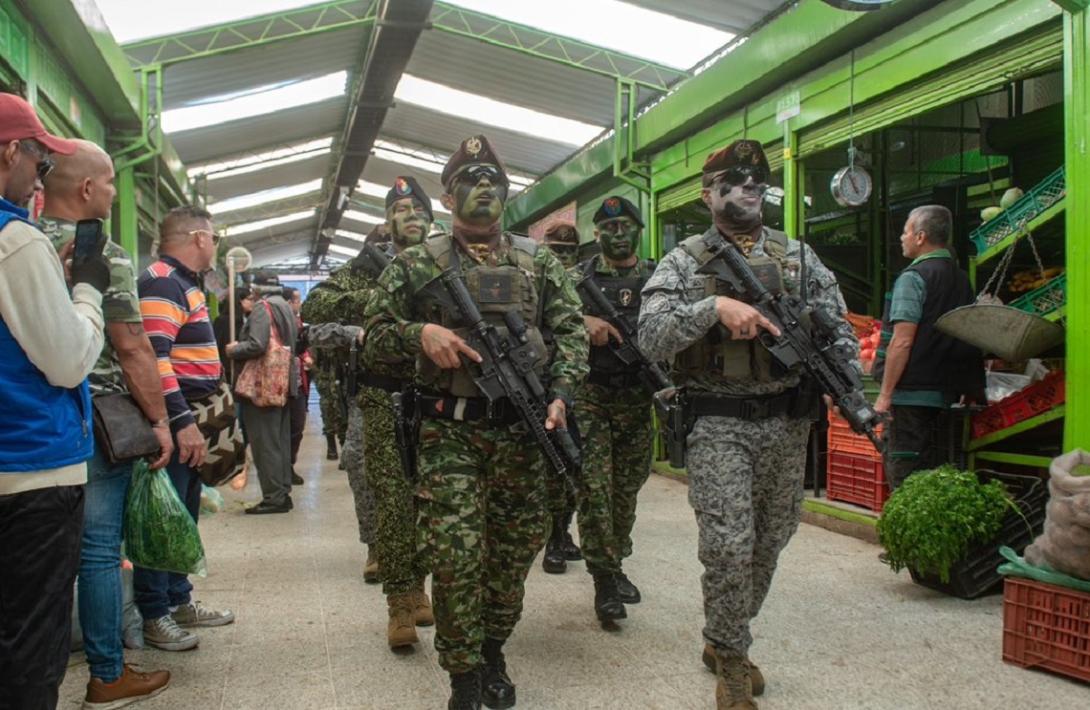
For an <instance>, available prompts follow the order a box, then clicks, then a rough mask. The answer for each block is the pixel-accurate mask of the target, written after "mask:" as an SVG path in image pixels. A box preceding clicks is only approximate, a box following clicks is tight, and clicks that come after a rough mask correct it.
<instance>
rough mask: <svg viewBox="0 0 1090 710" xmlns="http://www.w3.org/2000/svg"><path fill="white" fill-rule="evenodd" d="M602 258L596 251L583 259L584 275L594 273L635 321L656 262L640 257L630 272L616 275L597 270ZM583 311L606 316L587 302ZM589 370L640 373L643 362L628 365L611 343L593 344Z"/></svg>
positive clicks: (608, 294) (609, 295)
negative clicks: (641, 293) (641, 294)
mask: <svg viewBox="0 0 1090 710" xmlns="http://www.w3.org/2000/svg"><path fill="white" fill-rule="evenodd" d="M599 258H600V257H599V256H597V255H596V256H592V257H591V258H590V259H587V260H586V261H584V262H583V264H582V274H583V277H584V278H586V277H587V276H593V278H594V283H596V284H597V285H598V287H599V288H601V289H602V293H603V295H605V297H606V300H608V301H609V302H610V303H612V304H613V307H614V308H616V309H617V312H618V313H620V314H621V316H623V317H624V318H625V319H627V320H628V321H629V322H630V323H632V324H633V325H635V324H636V322H637V321H638V320H639V316H640V303H641V300H640V292H641V291H643V286H644V284H646V283H647V280H648V279H649V278H651V273H652V272H653V271H654V270H655V262H653V261H639V262H637V263H636V266H635V267H633V268H632V269H631V272H630V273H629V274H628V275H627V276H616V275H613V274H600V273H597V268H598V260H599ZM583 312H584V313H586V314H587V315H589V316H597V317H598V318H605V314H604V313H598V312H597V310H596V309H595V308H594V307H593V306H590V305H587V304H584V307H583ZM590 370H591V372H597V373H603V374H607V375H614V374H622V373H638V372H639V371H640V366H639V364H638V363H636V364H633V365H626V364H625V363H624V362H622V361H621V359H620V358H618V357H617V356H616V355H615V354H614V353H613V349H612V348H610V347H609V346H608V345H591V346H590Z"/></svg>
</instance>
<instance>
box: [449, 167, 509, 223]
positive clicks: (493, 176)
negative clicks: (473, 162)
mask: <svg viewBox="0 0 1090 710" xmlns="http://www.w3.org/2000/svg"><path fill="white" fill-rule="evenodd" d="M448 198H449V199H448ZM506 201H507V183H506V181H505V180H504V178H503V174H502V173H501V172H499V170H498V169H496V168H495V166H492V165H477V166H469V167H468V168H466V169H465V170H463V171H461V172H460V173H459V174H458V175H457V176H456V177H455V178H454V179H453V180H452V181H451V184H450V186H449V187H448V194H447V195H444V196H443V199H442V202H443V205H444V206H445V207H446V208H447V209H449V210H451V211H452V212H453V213H454V216H455V218H457V219H458V220H459V221H460V222H462V223H463V224H466V225H469V226H474V227H487V226H490V225H492V224H495V223H496V222H498V221H499V219H500V216H501V215H502V214H503V205H504V203H505V202H506Z"/></svg>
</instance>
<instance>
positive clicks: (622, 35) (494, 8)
mask: <svg viewBox="0 0 1090 710" xmlns="http://www.w3.org/2000/svg"><path fill="white" fill-rule="evenodd" d="M447 1H448V2H450V4H452V5H458V6H460V7H464V8H466V9H468V10H474V11H476V12H483V13H485V14H488V15H493V16H495V17H501V18H503V19H505V20H508V21H510V22H517V23H520V24H523V25H529V26H530V27H534V28H537V29H539V30H541V31H543V32H547V33H549V34H555V35H560V36H562V37H570V38H572V39H578V40H582V41H583V42H587V43H589V44H593V45H595V46H598V47H604V48H606V49H612V50H615V51H618V52H624V53H625V54H631V55H633V56H637V57H641V58H643V59H646V60H649V61H653V62H658V63H659V64H665V65H667V66H671V67H675V68H677V69H687V68H689V67H691V66H693V65H694V64H696V63H697V62H699V61H700V60H702V59H704V57H706V56H708V55H709V54H711V53H712V52H714V51H716V50H717V49H719V48H720V47H722V46H723V45H724V44H726V43H727V42H729V41H731V39H733V38H734V35H733V34H731V33H729V32H723V31H721V30H717V29H715V28H714V27H708V26H707V25H702V24H699V23H697V22H690V21H688V20H682V19H681V18H679V17H674V16H673V15H670V14H668V13H665V12H656V11H654V10H649V9H646V8H643V7H637V6H635V5H632V4H630V3H627V2H621V1H620V0H549V2H511V0H447ZM679 4H680V5H682V6H684V5H685V3H679ZM706 4H707V3H706ZM722 4H723V5H725V6H729V5H730V3H727V2H723V3H722ZM743 4H748V3H743Z"/></svg>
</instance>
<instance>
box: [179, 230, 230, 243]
mask: <svg viewBox="0 0 1090 710" xmlns="http://www.w3.org/2000/svg"><path fill="white" fill-rule="evenodd" d="M175 234H184V235H186V236H187V237H192V236H193V235H194V234H207V235H208V236H210V237H211V238H212V244H213V246H214V245H216V244H219V243H220V240H221V239H223V235H222V234H217V233H216V232H213V231H212V230H210V229H191V230H189V231H188V232H175Z"/></svg>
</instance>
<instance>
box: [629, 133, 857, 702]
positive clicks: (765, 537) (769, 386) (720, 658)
mask: <svg viewBox="0 0 1090 710" xmlns="http://www.w3.org/2000/svg"><path fill="white" fill-rule="evenodd" d="M768 177H769V168H768V161H767V160H766V159H765V155H764V151H763V150H762V149H761V144H760V143H758V142H756V141H752V140H739V141H735V142H734V143H732V144H731V145H730V146H728V147H726V148H724V149H723V150H720V151H717V152H715V153H713V154H712V155H710V156H709V157H708V160H707V162H705V164H704V178H703V185H704V189H703V191H702V195H701V196H702V199H703V201H704V204H705V205H707V206H708V208H709V209H710V210H711V216H712V220H713V225H712V226H711V228H709V229H708V231H706V232H705V233H704V234H698V235H695V236H692V237H689V238H688V239H686V240H684V241H683V242H682V243H681V244H680V245H678V247H677V248H676V249H674V250H673V251H671V252H670V253H669V254H667V255H666V257H665V258H664V259H663V261H662V263H661V264H660V265H659V267H658V269H657V270H656V271H655V273H654V275H653V276H652V277H651V278H650V280H649V281H648V282H647V285H646V286H645V287H644V290H643V304H642V306H641V309H640V344H641V345H642V346H643V349H644V352H645V354H646V355H647V356H648V357H650V358H652V359H654V360H664V361H665V360H671V359H672V360H673V361H674V371H675V382H677V384H678V385H679V386H680V387H681V388H682V390H681V391H682V392H683V397H682V399H681V400H680V401H683V402H685V406H686V408H687V410H688V411H687V412H686V415H687V416H686V417H685V421H692V422H694V423H693V424H692V426H691V430H690V431H689V432H686V433H687V441H686V444H687V450H688V451H687V462H686V463H687V467H688V471H689V502H690V503H691V504H692V506H693V509H694V510H695V511H696V521H697V526H698V528H699V532H700V536H699V542H698V555H699V557H700V561H701V562H702V563H703V565H704V576H703V578H702V586H703V591H704V617H705V625H704V639H705V641H706V642H707V645H706V646H705V650H704V662H705V664H706V665H708V667H709V668H711V669H713V670H715V671H716V672H717V673H718V675H719V683H718V686H717V688H716V703H717V706H718V708H719V710H753V709H754V708H756V707H757V705H756V703H755V702H754V701H753V696H754V695H760V694H761V692H762V691H763V690H764V676H763V675H762V674H761V672H760V671H759V670H758V669H757V667H756V666H755V665H753V663H751V662H750V660H749V656H748V654H749V647H750V644H751V643H752V641H753V638H752V636H751V635H750V630H749V626H750V621H751V620H752V619H753V618H755V617H756V616H757V614H758V612H759V611H760V609H761V605H762V603H763V602H764V599H765V595H767V594H768V589H769V585H770V584H771V582H772V574H773V572H774V571H775V569H776V560H777V558H778V557H779V554H780V551H781V550H782V549H783V548H784V546H785V545H786V544H787V541H788V540H789V539H791V536H792V535H793V534H794V532H795V530H796V529H797V528H798V523H799V515H800V511H801V504H802V492H803V489H802V479H803V472H804V469H805V467H806V442H807V439H808V436H809V433H810V425H811V423H812V421H813V419H814V418H815V415H816V411H817V403H818V399H817V397H818V392H817V390H816V389H815V388H814V387H813V386H812V385H810V384H808V383H807V381H806V378H805V377H804V376H803V375H804V373H803V372H802V371H801V370H800V369H791V370H784V369H783V368H782V367H780V366H779V364H778V363H777V362H776V361H774V360H773V358H772V356H771V355H770V353H769V351H768V350H767V349H766V348H765V347H763V346H762V345H761V344H760V343H759V342H755V338H756V337H757V335H758V334H759V333H760V332H761V331H768V332H771V333H772V334H773V335H777V336H778V335H779V332H778V331H777V329H776V327H775V326H774V325H773V324H772V323H770V322H769V321H768V320H767V319H766V318H765V317H764V316H762V315H761V314H760V313H759V312H758V311H757V309H755V308H754V307H753V306H752V305H750V304H749V303H747V302H745V301H744V300H739V298H740V297H739V296H738V295H736V294H735V292H734V291H732V290H729V287H728V285H727V284H724V283H722V282H720V281H718V280H717V279H715V278H714V277H713V276H711V275H705V274H704V273H701V272H700V267H702V266H703V265H704V264H706V263H708V262H709V261H710V260H711V259H712V258H713V255H714V250H715V249H719V248H722V247H724V246H725V247H726V248H733V249H737V250H738V251H739V252H741V254H742V255H743V256H744V257H745V258H746V260H747V261H748V262H749V265H750V267H751V268H752V269H753V271H754V272H756V273H757V274H761V280H762V281H763V282H767V287H768V288H769V290H772V291H774V292H776V293H784V292H786V293H787V294H790V295H792V296H799V295H801V294H802V293H803V288H802V287H803V286H805V296H806V299H807V301H808V303H809V304H810V306H812V307H813V308H815V309H821V310H823V311H824V312H825V313H826V314H827V315H828V316H829V317H830V318H832V319H833V320H835V321H836V322H837V332H838V340H837V345H838V346H841V347H843V348H846V349H848V350H849V351H850V352H855V353H858V348H859V344H858V342H857V341H856V340H855V337H854V335H853V334H852V329H851V326H850V325H848V323H847V322H846V321H845V320H844V315H845V313H846V312H847V308H846V307H845V305H844V299H843V297H842V296H841V294H840V290H839V289H838V288H837V285H836V278H835V277H834V276H833V274H832V272H830V271H829V270H828V269H827V268H826V267H825V266H824V265H823V264H822V263H821V262H820V261H819V260H818V258H817V256H816V255H815V254H814V253H813V251H812V250H810V248H809V247H805V248H806V253H805V265H806V269H805V274H803V273H802V268H801V267H802V261H803V259H802V254H803V253H802V249H803V247H802V245H800V244H799V242H798V241H795V240H789V239H788V238H787V236H786V235H785V234H784V233H783V232H778V231H776V230H773V229H769V228H768V227H765V226H764V225H763V224H762V219H761V203H762V197H763V194H764V191H765V189H766V188H767V187H768V186H767V181H768ZM804 279H805V284H803V283H802V281H803V280H804ZM741 298H744V297H741Z"/></svg>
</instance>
